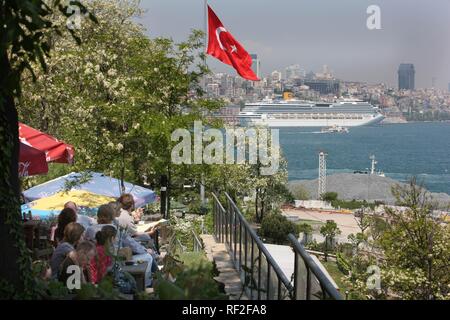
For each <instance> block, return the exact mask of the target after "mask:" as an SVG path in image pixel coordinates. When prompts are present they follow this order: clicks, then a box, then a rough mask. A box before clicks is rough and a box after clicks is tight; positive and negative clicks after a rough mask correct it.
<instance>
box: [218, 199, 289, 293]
mask: <svg viewBox="0 0 450 320" xmlns="http://www.w3.org/2000/svg"><path fill="white" fill-rule="evenodd" d="M212 196H213V198H214V200H215V201H214V202H215V207H214V209H216V210H218V211H219V212H214V213H215V214H214V235H215V237H216V240H217V241H219V242H225V243H226V244H228V247H229V250H230V251H231V253H232V254H231V255H232V259H233V261H234V263H235V265H236V268H237V269H238V271H239V272H241V273H242V271H244V272H248V270H245V269H244V268H242V267H243V265H242V239H243V235H242V233H244V238H245V248H244V250H245V252H244V256H245V261H246V262H245V263H244V265H245V266H246V267H247V259H248V257H247V253H248V249H249V248H248V247H247V245H248V240H250V241H251V265H252V269H251V277H252V279H253V281H255V282H256V280H255V279H254V278H253V267H255V265H253V263H254V261H256V260H254V256H253V254H254V244H256V246H257V248H258V250H259V255H258V260H259V262H258V270H257V274H258V281H257V282H258V285H257V288H256V289H257V291H258V296H257V297H258V299H261V293H260V292H261V290H262V287H261V275H262V270H261V263H262V262H261V257H262V255H264V257H265V260H266V261H267V266H268V269H267V279H265V282H266V284H267V287H266V288H267V298H268V299H269V288H270V271H271V269H272V270H273V271H274V273H275V276H276V279H277V281H278V288H277V289H278V291H277V292H278V294H277V297H278V299H280V298H281V284H283V286H284V287H285V289H286V290H287V292H288V295H289V297H292V295H293V290H294V287H293V286H292V284H291V282H290V281H289V280H288V278H287V277H286V275H285V274H284V273H283V271H282V270H281V268H280V267H279V266H278V264H277V263H276V261H275V259H274V258H273V257H272V255H271V254H270V253H269V251H268V250H267V248H266V247H265V245H264V243H263V242H262V241H261V239H260V238H259V237H258V235H257V234H256V232H255V231H254V230H253V228H252V227H251V226H250V224H249V223H248V222H247V220H246V219H245V218H244V216H243V215H242V213H241V212H240V210H239V208H238V207H237V206H236V204H235V203H234V201H233V200H232V199H231V197H230V196H229V195H228V194H227V193H225V196H226V198H227V204H228V209H229V210H225V208H224V207H223V206H222V204H221V203H220V201H219V199H218V198H217V196H216V195H215V194H214V193H213V194H212ZM230 207H231V208H230ZM231 211H232V212H233V213H234V215H233V214H232V213H231ZM217 213H220V215H218V214H217ZM233 217H234V223H233V222H232V221H231V218H233ZM219 220H220V221H219ZM232 225H233V226H234V227H235V230H234V236H233V235H232V234H231V229H230V230H228V228H229V227H230V228H231V226H232ZM237 225H239V261H238V260H237V257H236V251H237V246H238V244H237V242H236V237H237V228H236V226H237ZM241 225H242V226H243V227H244V232H242V228H241ZM228 232H230V234H229V235H228ZM228 238H230V239H228ZM249 238H250V239H249ZM233 240H234V241H233ZM233 245H234V248H233ZM247 269H248V267H247ZM250 290H251V291H250V295H251V296H253V287H251V288H250Z"/></svg>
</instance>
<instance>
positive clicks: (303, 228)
mask: <svg viewBox="0 0 450 320" xmlns="http://www.w3.org/2000/svg"><path fill="white" fill-rule="evenodd" d="M297 229H298V232H299V233H303V239H304V243H303V244H304V245H306V244H308V242H309V241H310V236H311V235H312V233H313V227H312V226H311V225H310V224H308V223H302V224H299V225H298V227H297Z"/></svg>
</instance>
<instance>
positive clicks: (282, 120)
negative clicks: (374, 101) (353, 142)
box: [238, 100, 384, 127]
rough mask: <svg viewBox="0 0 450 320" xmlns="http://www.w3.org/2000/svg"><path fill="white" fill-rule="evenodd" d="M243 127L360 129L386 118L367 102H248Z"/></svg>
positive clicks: (244, 112)
mask: <svg viewBox="0 0 450 320" xmlns="http://www.w3.org/2000/svg"><path fill="white" fill-rule="evenodd" d="M238 119H239V121H240V124H241V125H242V126H255V125H257V126H268V127H332V126H339V127H357V126H365V125H370V124H375V123H378V122H380V121H381V120H383V119H384V116H383V115H382V114H381V113H380V112H379V111H378V108H376V107H374V106H372V105H371V104H369V103H368V102H364V101H340V102H335V103H307V102H306V103H305V102H299V101H295V100H291V101H281V102H273V101H269V102H265V101H264V102H258V103H248V104H246V105H245V108H244V109H243V110H242V111H241V112H240V113H239V116H238Z"/></svg>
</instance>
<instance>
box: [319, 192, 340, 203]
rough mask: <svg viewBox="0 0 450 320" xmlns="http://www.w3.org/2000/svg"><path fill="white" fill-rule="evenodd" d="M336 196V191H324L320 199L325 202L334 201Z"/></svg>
mask: <svg viewBox="0 0 450 320" xmlns="http://www.w3.org/2000/svg"><path fill="white" fill-rule="evenodd" d="M337 198H338V194H337V192H325V193H324V194H323V195H322V200H323V201H326V202H333V201H336V200H337Z"/></svg>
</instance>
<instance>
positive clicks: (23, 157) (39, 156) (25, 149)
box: [19, 142, 48, 177]
mask: <svg viewBox="0 0 450 320" xmlns="http://www.w3.org/2000/svg"><path fill="white" fill-rule="evenodd" d="M47 172H48V165H47V160H46V159H45V152H43V151H40V150H37V149H35V148H33V147H30V146H28V145H26V144H25V143H22V142H21V143H20V154H19V176H20V177H27V176H33V175H36V174H43V173H47Z"/></svg>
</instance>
